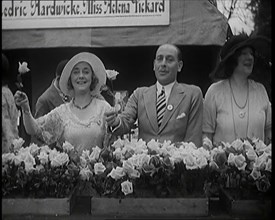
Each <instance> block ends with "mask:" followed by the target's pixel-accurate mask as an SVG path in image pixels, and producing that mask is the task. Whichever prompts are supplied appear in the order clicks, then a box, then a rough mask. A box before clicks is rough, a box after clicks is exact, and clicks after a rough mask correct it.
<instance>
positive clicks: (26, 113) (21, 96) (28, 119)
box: [14, 91, 38, 135]
mask: <svg viewBox="0 0 275 220" xmlns="http://www.w3.org/2000/svg"><path fill="white" fill-rule="evenodd" d="M14 101H15V103H16V105H18V106H20V107H21V109H22V113H23V123H24V127H25V129H26V132H27V133H28V134H29V135H34V134H36V131H37V130H38V125H37V123H36V121H35V119H34V117H33V116H32V113H31V110H30V104H29V100H28V97H27V95H26V93H24V92H22V91H16V93H15V94H14Z"/></svg>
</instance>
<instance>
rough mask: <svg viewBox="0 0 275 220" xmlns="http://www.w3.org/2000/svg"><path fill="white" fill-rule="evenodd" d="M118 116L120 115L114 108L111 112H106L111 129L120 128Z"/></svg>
mask: <svg viewBox="0 0 275 220" xmlns="http://www.w3.org/2000/svg"><path fill="white" fill-rule="evenodd" d="M117 115H118V111H117V110H116V109H115V108H113V109H112V110H111V111H109V112H105V118H106V121H107V124H108V126H110V127H116V126H118V124H119V119H118V117H117Z"/></svg>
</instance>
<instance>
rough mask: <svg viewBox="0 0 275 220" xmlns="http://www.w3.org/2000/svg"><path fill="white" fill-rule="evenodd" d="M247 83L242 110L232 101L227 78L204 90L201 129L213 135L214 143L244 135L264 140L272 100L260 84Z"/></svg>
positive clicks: (269, 124)
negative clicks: (246, 97)
mask: <svg viewBox="0 0 275 220" xmlns="http://www.w3.org/2000/svg"><path fill="white" fill-rule="evenodd" d="M248 82H249V99H248V102H247V104H246V106H245V108H244V109H239V108H238V107H237V105H236V104H235V103H234V99H233V97H232V94H231V90H230V85H229V80H228V79H226V80H222V81H219V82H216V83H213V84H212V85H211V86H210V87H209V89H208V91H207V92H206V94H205V100H204V109H203V132H205V133H211V134H213V142H214V143H218V142H220V141H224V142H229V143H231V142H232V141H234V140H235V139H237V138H246V137H249V138H252V137H256V138H259V139H261V140H263V141H264V137H265V130H267V129H271V103H270V101H269V98H268V95H267V92H266V90H265V88H264V86H263V85H262V84H260V83H257V82H255V81H253V80H249V81H248ZM240 113H241V114H240ZM242 116H243V117H242Z"/></svg>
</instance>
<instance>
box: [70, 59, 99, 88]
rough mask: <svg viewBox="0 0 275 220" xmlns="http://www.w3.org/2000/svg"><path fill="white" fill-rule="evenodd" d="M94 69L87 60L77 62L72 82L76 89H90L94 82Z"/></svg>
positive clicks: (73, 70) (72, 74)
mask: <svg viewBox="0 0 275 220" xmlns="http://www.w3.org/2000/svg"><path fill="white" fill-rule="evenodd" d="M92 74H94V73H93V70H92V68H91V66H90V65H89V64H88V63H86V62H79V63H77V64H76V65H75V66H74V68H73V69H72V73H71V82H72V85H73V88H74V90H75V91H76V92H77V91H90V85H91V83H92Z"/></svg>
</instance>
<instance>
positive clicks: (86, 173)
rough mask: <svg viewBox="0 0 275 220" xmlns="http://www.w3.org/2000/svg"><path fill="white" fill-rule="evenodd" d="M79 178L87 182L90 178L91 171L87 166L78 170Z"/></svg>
mask: <svg viewBox="0 0 275 220" xmlns="http://www.w3.org/2000/svg"><path fill="white" fill-rule="evenodd" d="M79 176H80V179H81V180H84V181H89V180H90V177H92V176H93V173H92V171H91V170H90V169H89V168H88V166H87V167H85V168H81V169H80V172H79Z"/></svg>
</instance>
